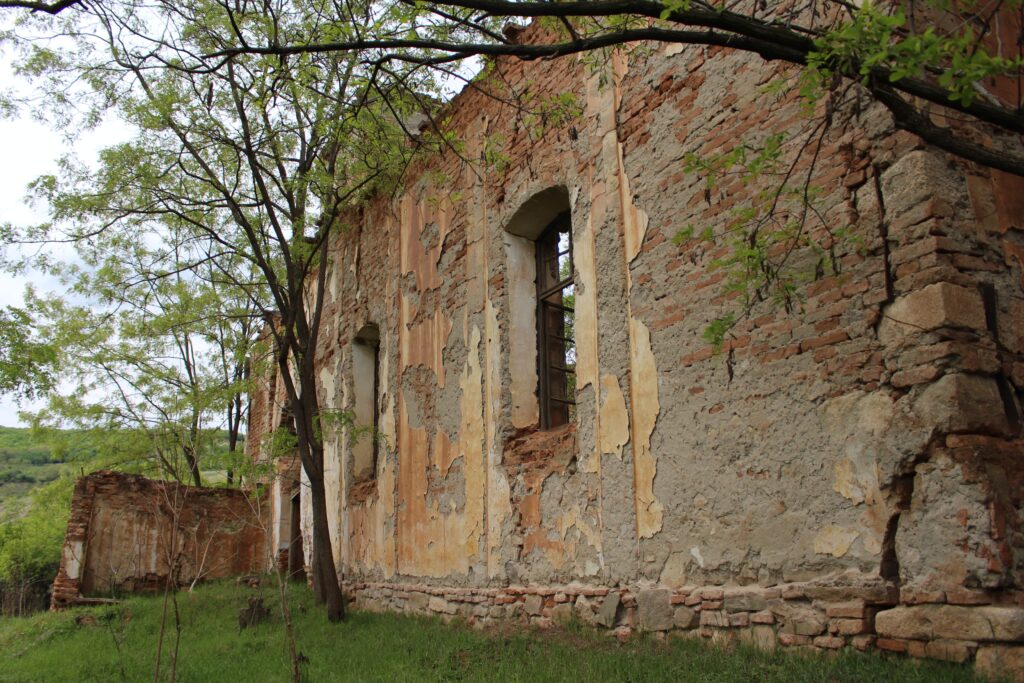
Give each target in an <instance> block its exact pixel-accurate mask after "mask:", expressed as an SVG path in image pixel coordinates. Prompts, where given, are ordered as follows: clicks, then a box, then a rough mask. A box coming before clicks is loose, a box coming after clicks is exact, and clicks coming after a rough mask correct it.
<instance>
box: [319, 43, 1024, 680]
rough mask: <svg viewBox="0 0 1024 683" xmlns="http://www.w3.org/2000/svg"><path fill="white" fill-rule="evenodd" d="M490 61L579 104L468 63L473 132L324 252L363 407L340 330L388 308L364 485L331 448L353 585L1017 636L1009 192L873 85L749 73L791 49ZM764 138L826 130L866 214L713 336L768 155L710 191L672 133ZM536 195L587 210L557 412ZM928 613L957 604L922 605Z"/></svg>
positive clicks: (681, 626) (813, 636) (608, 619)
mask: <svg viewBox="0 0 1024 683" xmlns="http://www.w3.org/2000/svg"><path fill="white" fill-rule="evenodd" d="M531 30H538V29H536V28H534V29H531ZM495 68H496V69H499V70H500V72H501V73H500V78H492V79H487V78H483V79H481V81H480V82H479V84H478V85H480V86H482V87H490V86H493V87H501V88H504V87H508V88H510V89H512V90H513V91H517V92H518V91H522V90H528V91H529V92H530V93H531V94H532V101H533V102H542V101H544V100H545V98H550V97H553V96H557V95H561V94H562V93H571V94H572V95H573V96H574V97H575V100H576V102H577V103H578V106H579V112H578V115H577V116H574V117H571V118H569V119H568V120H565V121H554V122H551V123H550V125H549V126H548V127H546V128H545V127H542V126H540V125H539V124H538V122H537V120H536V119H535V118H532V117H530V116H527V115H526V114H525V113H524V112H518V111H515V110H513V109H511V108H507V107H504V106H503V105H501V104H500V103H499V102H498V101H496V100H495V99H492V98H488V97H486V96H485V95H483V94H481V93H480V92H478V91H477V90H474V89H469V90H467V91H466V92H464V93H463V94H462V95H460V96H459V97H458V98H457V99H456V100H455V102H454V104H453V105H451V107H450V109H449V111H448V112H447V114H449V115H450V117H451V121H452V125H453V128H454V129H455V130H456V131H459V133H460V137H461V138H462V139H463V140H464V142H465V148H464V151H463V154H462V157H459V156H458V155H455V154H448V155H444V156H442V157H441V158H437V159H431V160H429V161H422V162H421V165H420V166H418V167H416V168H414V169H413V170H412V172H411V173H410V175H409V177H408V181H407V183H406V185H405V186H404V188H403V191H402V193H401V195H400V196H398V197H397V198H394V199H391V198H381V199H379V200H378V201H376V202H372V203H371V204H370V205H369V206H367V207H364V209H362V212H363V213H362V214H361V215H360V216H359V218H358V220H355V221H353V222H354V223H355V224H356V225H357V226H358V227H357V228H355V229H353V230H351V231H349V232H346V233H345V234H343V235H340V236H339V237H338V240H337V243H336V244H335V245H333V247H332V253H333V254H334V255H335V256H334V259H333V261H332V266H331V267H332V269H333V271H332V273H331V275H330V281H329V282H330V285H329V288H330V301H329V304H330V307H331V308H330V315H329V316H328V317H330V318H331V320H332V323H331V325H330V326H329V327H328V328H327V329H326V331H325V333H324V334H325V336H324V338H323V339H322V340H321V348H322V349H329V350H327V351H325V352H324V356H323V358H322V359H321V361H320V373H321V374H320V376H321V385H322V386H321V391H322V392H323V396H322V398H323V399H324V405H329V406H333V407H351V401H352V400H353V399H352V397H353V395H354V392H353V391H352V386H351V381H352V379H351V377H352V373H351V372H350V371H349V368H350V364H351V362H352V361H351V352H350V345H351V340H352V339H353V337H354V335H355V334H356V332H357V331H358V330H359V329H360V328H361V327H362V326H363V325H364V324H365V323H366V322H373V323H375V324H376V325H378V326H379V328H380V333H381V358H382V374H381V377H382V379H381V381H382V386H381V388H380V391H379V392H378V401H379V408H380V415H381V425H380V427H381V432H382V434H383V435H384V437H385V441H386V446H385V447H384V448H382V450H381V456H380V458H379V460H378V462H377V467H376V472H375V476H374V477H372V478H371V479H369V480H365V481H355V479H354V477H353V472H352V466H351V457H350V456H349V454H348V446H347V443H346V438H345V437H344V434H339V435H337V436H336V437H332V438H333V439H334V440H333V441H331V444H332V445H331V446H329V451H328V453H329V457H330V458H332V459H333V461H334V462H333V463H332V464H331V465H330V467H332V468H334V470H333V471H334V472H336V475H333V476H335V479H334V480H332V482H333V483H332V485H331V487H330V488H329V495H330V496H332V497H334V498H335V500H336V503H334V504H336V506H337V508H336V509H337V511H338V512H337V514H338V519H336V520H335V524H336V526H335V527H334V528H333V529H332V530H333V532H334V534H335V537H336V539H337V540H338V544H337V549H336V552H337V556H336V559H337V560H338V562H339V564H340V565H341V567H342V569H343V571H344V574H345V576H347V577H349V578H350V579H351V584H350V585H349V589H350V590H351V591H352V593H353V594H354V595H356V596H357V598H358V599H359V600H360V602H361V604H366V605H374V604H377V605H379V606H386V607H389V608H395V609H407V610H410V611H433V612H438V613H442V614H462V615H464V616H472V617H474V618H481V619H483V618H498V617H504V616H510V617H515V618H522V619H524V620H528V621H530V622H531V623H535V624H541V625H544V624H548V623H550V620H552V619H555V618H556V615H564V613H566V611H567V610H568V611H572V610H573V609H579V610H580V612H579V613H580V614H581V615H584V616H586V618H588V619H592V620H594V621H597V622H598V623H602V624H603V625H606V626H609V627H612V628H617V629H620V630H621V629H625V630H627V631H628V630H629V629H633V628H644V629H647V630H653V631H668V630H683V631H688V632H691V631H692V632H696V633H699V634H700V635H702V636H705V637H708V638H715V639H726V640H728V639H732V638H745V639H754V640H755V642H758V643H759V644H762V645H764V646H769V643H770V645H771V646H772V647H774V645H775V644H776V643H778V644H782V645H787V646H801V647H804V646H806V647H813V648H824V649H835V648H839V647H845V646H852V647H870V646H872V645H877V646H878V647H881V648H883V649H889V650H894V651H902V652H909V653H911V654H920V655H922V656H925V655H926V656H935V657H940V658H948V659H955V660H957V661H964V660H967V659H970V658H972V657H974V656H975V653H976V652H977V653H978V654H977V657H978V661H979V662H981V661H983V660H985V661H988V660H989V659H992V658H993V657H997V656H998V657H1002V656H1004V654H1005V653H1002V650H1000V651H999V652H996V649H997V648H1006V647H1010V646H1008V645H1007V643H1020V642H1024V632H1020V631H1019V629H1018V630H1014V629H1016V628H1017V627H1016V626H1013V624H1017V623H1018V620H1019V618H1020V615H1021V614H1022V613H1024V612H1022V611H1021V605H1022V597H1021V593H1020V585H1021V584H1020V580H1021V577H1020V571H1021V552H1022V548H1024V543H1022V531H1021V512H1020V511H1021V500H1020V497H1021V495H1022V494H1021V491H1022V490H1024V488H1022V487H1021V483H1022V474H1021V462H1022V460H1021V458H1020V454H1021V452H1022V444H1021V441H1020V422H1021V421H1020V400H1021V388H1022V386H1024V384H1022V375H1024V371H1022V369H1021V368H1022V367H1024V365H1022V363H1021V360H1022V357H1021V351H1022V348H1021V344H1022V340H1021V335H1020V330H1021V329H1024V320H1022V288H1021V285H1022V281H1021V272H1020V262H1019V258H1020V254H1022V253H1024V251H1021V250H1020V246H1019V245H1020V244H1021V241H1022V240H1021V224H1020V221H1021V218H1020V216H1021V215H1022V213H1021V207H1020V206H1019V202H1020V201H1021V200H1020V197H1021V196H1024V192H1021V191H1020V188H1019V187H1017V185H1016V184H1015V183H1014V182H1010V181H1008V180H1007V179H1006V178H1004V177H1002V176H1000V175H999V174H989V173H986V172H981V171H978V170H977V169H973V168H969V167H966V166H965V165H963V164H960V163H958V162H955V161H953V160H951V159H950V158H949V157H947V156H946V155H943V154H940V153H938V152H936V151H934V150H932V149H930V148H928V147H926V146H923V145H922V144H921V143H920V142H919V141H918V140H916V139H915V138H914V137H913V136H910V135H907V134H904V133H899V132H897V131H895V130H894V129H893V128H892V124H891V121H890V119H889V117H888V115H887V114H885V112H884V111H881V110H880V109H879V108H877V107H874V106H871V105H870V103H868V102H860V103H854V102H847V103H841V104H839V105H836V107H837V108H836V109H835V112H834V114H835V119H834V122H833V123H834V125H833V126H832V127H830V128H829V129H828V130H826V131H825V132H824V135H823V136H822V137H821V138H820V143H819V141H818V138H817V137H815V136H812V135H809V134H808V130H809V129H808V126H809V125H810V126H811V129H813V127H814V120H812V119H808V118H807V117H806V115H805V113H804V112H803V111H802V104H801V103H800V102H798V101H797V99H796V96H795V95H793V94H783V95H780V96H777V97H776V96H772V97H769V96H768V95H767V94H765V93H766V90H765V86H766V85H767V84H768V83H769V82H770V81H772V80H773V79H775V78H779V77H785V76H787V75H788V72H786V71H782V70H779V69H777V68H776V67H774V66H771V65H766V64H765V63H764V62H762V61H760V60H759V59H757V58H754V57H750V56H746V55H741V54H732V53H729V52H727V51H724V50H717V49H703V48H685V49H682V48H679V47H678V46H676V47H672V48H667V49H666V48H664V47H651V48H650V49H638V50H634V51H632V52H630V53H629V54H624V53H619V54H617V55H616V56H615V57H614V58H613V59H611V60H610V61H609V62H608V63H607V64H605V65H604V66H603V67H600V70H598V71H594V70H592V69H591V67H589V66H587V67H585V66H584V65H582V64H581V63H580V62H579V61H577V60H575V59H559V60H551V61H545V62H543V63H542V64H538V63H523V62H517V61H515V60H504V59H503V60H498V61H497V64H496V66H495ZM786 92H789V91H786ZM858 104H859V106H858ZM821 106H822V107H824V106H826V104H825V103H822V105H821ZM818 113H819V114H820V113H823V111H822V112H818ZM816 120H820V119H816ZM773 133H786V134H787V135H788V136H789V138H790V139H794V140H801V139H805V140H806V144H796V145H794V146H792V147H791V148H790V150H791V151H789V152H788V154H789V156H787V157H786V158H785V159H784V162H786V163H793V164H794V165H795V169H796V172H797V173H801V174H803V173H807V172H808V170H809V169H810V168H811V159H812V158H813V156H814V154H815V153H816V155H817V157H818V161H817V164H816V165H814V169H813V173H811V175H810V179H811V183H812V185H813V186H814V187H816V188H818V192H817V194H816V197H815V205H816V208H817V209H818V210H819V211H820V215H821V216H822V219H823V221H824V228H826V229H828V230H833V231H837V230H843V231H845V232H847V233H848V235H849V237H847V238H843V239H836V240H835V242H834V244H833V245H831V248H832V252H833V253H834V256H835V261H836V263H837V264H838V269H837V270H838V272H835V273H828V272H824V273H821V274H820V277H818V278H817V279H815V280H813V281H809V282H808V283H807V284H806V286H804V287H802V288H801V291H800V292H799V300H798V302H797V303H796V305H795V306H794V308H793V310H790V311H786V310H785V309H779V308H772V307H771V306H769V305H767V304H765V305H764V306H762V307H760V308H756V309H755V310H754V312H753V314H752V315H750V316H749V317H747V318H744V319H743V320H741V321H740V323H739V324H738V325H737V327H736V328H734V330H733V331H732V335H731V336H730V337H729V338H728V339H727V341H726V344H725V346H724V348H723V349H722V350H721V352H718V353H716V351H715V349H714V348H712V347H711V346H710V345H709V344H708V343H707V342H706V341H705V339H704V338H703V332H704V329H705V328H706V326H707V325H708V323H709V322H710V321H711V320H713V319H714V318H716V317H717V316H720V315H722V314H723V313H725V312H727V311H735V310H736V302H735V300H734V299H731V298H730V297H729V296H728V295H727V294H726V293H725V292H724V290H723V280H724V278H725V275H724V274H723V272H722V271H721V270H720V269H716V268H715V266H714V262H715V260H716V259H720V258H722V257H723V256H725V255H727V251H726V247H723V241H722V237H723V236H724V232H725V230H727V229H728V226H729V224H730V221H731V220H732V217H733V216H734V215H735V213H734V212H735V211H737V210H739V209H742V207H743V206H744V205H745V203H746V202H747V201H749V200H750V199H753V198H755V197H756V196H757V193H759V192H761V191H763V190H765V189H770V184H771V181H770V179H756V180H751V179H749V178H743V177H741V176H739V175H737V176H729V177H726V178H723V179H722V182H721V183H720V184H719V186H718V187H717V188H716V191H715V192H714V193H710V194H705V186H704V185H703V179H702V178H701V176H700V175H699V174H698V173H695V172H687V171H686V170H685V161H684V159H685V157H686V155H687V153H693V154H696V155H698V156H700V157H705V158H706V157H710V156H711V155H714V154H716V153H722V152H725V151H728V150H729V149H731V148H732V147H733V146H734V145H736V144H737V143H739V142H741V141H742V140H743V138H744V136H747V135H749V136H751V137H752V138H753V141H758V140H763V139H764V137H765V136H767V135H768V134H773ZM808 150H815V151H813V152H809V151H808ZM551 188H561V189H563V190H564V193H565V195H566V196H567V197H568V202H569V207H570V208H571V210H572V230H573V240H574V245H575V248H576V253H575V261H576V273H575V281H576V283H577V300H576V306H577V311H578V314H577V315H578V317H577V321H576V324H577V330H576V331H577V338H578V358H577V362H578V365H577V370H578V384H577V391H578V394H577V401H578V407H577V410H578V418H577V421H576V424H575V425H574V426H573V427H571V428H568V429H563V430H556V431H552V432H540V431H538V430H537V428H536V416H537V406H536V398H535V396H534V391H535V390H534V389H532V388H534V387H535V386H536V377H535V373H536V365H535V352H534V351H533V349H535V345H536V341H535V340H536V330H535V328H533V327H532V322H531V321H530V316H529V315H528V314H527V315H523V311H524V310H528V308H529V307H528V306H527V307H526V308H525V309H524V307H523V306H522V305H521V304H522V301H521V300H520V299H519V297H523V296H528V292H529V289H530V288H529V286H524V285H523V282H522V279H523V278H524V277H527V276H528V273H529V272H530V266H529V259H528V257H527V256H526V251H524V244H523V242H522V241H521V238H520V237H517V236H516V235H511V234H510V233H509V232H508V230H507V228H508V226H509V225H510V223H511V222H513V219H514V218H515V217H516V216H518V215H519V212H520V211H521V209H522V207H523V206H524V205H526V204H527V203H528V202H529V201H530V200H531V199H532V198H535V197H537V196H539V195H540V194H542V193H544V192H545V191H548V190H550V189H551ZM1008 188H1009V189H1008ZM688 225H689V226H693V235H694V237H693V238H691V239H683V240H676V239H674V238H675V237H676V235H677V233H678V232H679V231H680V230H681V229H683V228H685V227H687V226H688ZM705 228H710V229H711V230H712V231H713V232H714V233H715V234H716V236H717V238H718V239H716V240H703V239H701V238H700V235H701V234H702V233H703V231H704V230H705ZM815 229H819V228H815ZM817 237H819V238H822V239H824V237H825V235H824V233H820V234H818V235H817ZM517 240H518V241H517ZM794 258H795V259H803V260H804V261H805V263H806V265H807V266H808V269H809V271H810V272H813V270H814V262H813V258H814V255H813V254H812V253H811V251H810V250H798V251H797V252H796V254H795V256H794ZM531 353H532V354H533V358H531ZM531 361H532V363H531ZM306 548H307V551H308V548H309V546H308V545H307V546H306ZM581 585H583V586H585V587H584V588H581V587H580V586H581ZM588 591H590V592H588ZM593 591H598V593H594V592H593ZM601 591H603V592H601ZM613 596H614V597H613ZM581 598H583V600H582V604H583V607H580V604H581ZM597 598H600V600H598V599H597ZM570 603H571V604H570ZM950 608H956V609H953V610H952V612H950ZM974 608H983V609H976V610H975V611H974V612H971V611H970V610H971V609H974ZM922 609H923V610H925V612H928V611H929V610H931V611H932V612H934V614H932V616H930V617H928V618H929V619H931V620H932V621H929V623H937V622H938V621H941V620H943V619H944V617H943V615H945V614H946V613H947V612H950V613H951V614H952V613H955V616H956V617H957V620H959V622H960V623H963V624H967V626H965V627H964V628H963V629H962V630H961V631H960V632H957V633H950V632H948V631H944V630H942V629H938V630H933V631H932V632H928V633H925V632H922V631H920V630H919V629H918V630H914V629H915V628H916V627H914V626H913V623H915V621H914V620H915V619H916V618H917V616H921V615H919V614H918V612H920V611H921V610H922ZM906 610H911V611H909V612H908V611H906ZM914 610H916V611H914ZM943 610H945V611H943ZM964 610H966V611H964ZM968 614H975V615H978V616H977V618H976V619H975V618H974V617H972V618H971V620H967V619H966V617H967V615H968ZM883 615H884V616H883ZM924 616H927V614H926V615H924ZM918 621H919V620H918ZM984 624H989V626H990V628H989V631H987V632H986V631H985V628H986V627H985V626H984ZM996 625H998V628H997V626H996ZM996 631H998V633H997V632H996ZM1014 647H1017V649H1016V650H1013V652H1016V653H1017V654H1016V655H1012V656H1020V652H1021V650H1020V648H1019V646H1014ZM986 653H987V654H986ZM1000 653H1002V654H1000Z"/></svg>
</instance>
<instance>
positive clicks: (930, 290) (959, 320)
mask: <svg viewBox="0 0 1024 683" xmlns="http://www.w3.org/2000/svg"><path fill="white" fill-rule="evenodd" d="M882 315H883V317H882V322H881V323H880V324H879V327H878V337H879V339H880V340H881V341H882V343H883V344H891V343H895V342H898V341H900V340H901V339H904V338H906V337H909V336H912V335H915V334H920V333H921V332H928V331H931V330H935V329H938V328H940V327H953V328H967V329H971V330H976V331H982V330H985V329H986V322H985V306H984V304H983V303H982V300H981V294H980V293H979V292H978V291H977V290H975V289H968V288H967V287H961V286H959V285H954V284H952V283H950V282H936V283H935V284H933V285H928V286H927V287H923V288H922V289H919V290H917V291H914V292H911V293H910V294H907V295H906V296H901V297H900V298H898V299H896V301H894V302H892V303H891V304H889V306H887V307H886V309H885V311H884V312H883V313H882Z"/></svg>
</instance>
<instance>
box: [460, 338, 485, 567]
mask: <svg viewBox="0 0 1024 683" xmlns="http://www.w3.org/2000/svg"><path fill="white" fill-rule="evenodd" d="M459 385H460V387H461V389H462V396H461V397H460V399H459V408H460V410H461V412H462V424H461V426H460V428H459V447H460V450H461V451H462V455H464V456H465V461H464V462H465V482H466V509H465V513H464V520H465V531H464V534H465V547H466V554H467V555H468V556H470V557H476V556H477V554H478V553H479V550H480V547H479V541H480V535H481V533H482V532H483V530H484V496H485V495H486V491H485V481H484V479H485V473H484V453H483V442H484V414H483V413H484V405H483V397H482V392H483V373H482V371H481V369H480V328H478V327H477V326H476V325H473V329H472V330H471V331H470V333H469V356H468V358H467V360H466V366H465V369H464V370H463V372H462V378H461V380H460V382H459Z"/></svg>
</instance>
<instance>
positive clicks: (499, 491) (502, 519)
mask: <svg viewBox="0 0 1024 683" xmlns="http://www.w3.org/2000/svg"><path fill="white" fill-rule="evenodd" d="M484 321H485V324H486V328H487V335H486V338H485V341H486V349H487V360H488V365H489V368H488V374H487V381H486V383H485V386H486V387H487V394H488V395H489V396H490V400H488V401H487V403H486V404H485V406H484V408H485V415H486V418H487V576H488V577H496V576H500V575H501V574H502V571H503V569H504V567H503V566H502V562H501V549H502V547H503V544H504V539H505V535H504V533H503V530H504V527H505V525H506V524H507V522H508V520H509V518H510V517H511V516H512V491H511V487H510V486H509V483H508V477H507V476H505V468H503V467H502V466H501V448H500V445H499V443H498V437H497V435H496V434H495V433H494V420H495V415H497V414H498V412H499V411H500V409H501V380H500V376H501V362H500V357H499V354H498V353H497V349H496V346H497V344H498V339H499V331H498V313H497V310H496V309H495V308H494V306H492V305H491V301H490V299H488V300H487V302H486V304H485V306H484Z"/></svg>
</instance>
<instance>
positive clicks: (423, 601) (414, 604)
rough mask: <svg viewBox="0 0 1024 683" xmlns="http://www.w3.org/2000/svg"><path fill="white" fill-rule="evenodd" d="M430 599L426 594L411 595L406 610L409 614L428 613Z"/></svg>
mask: <svg viewBox="0 0 1024 683" xmlns="http://www.w3.org/2000/svg"><path fill="white" fill-rule="evenodd" d="M429 603H430V597H429V596H427V595H426V594H424V593H411V594H410V595H409V599H408V600H407V601H406V603H405V609H406V610H407V611H409V612H426V611H427V605H428V604H429Z"/></svg>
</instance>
